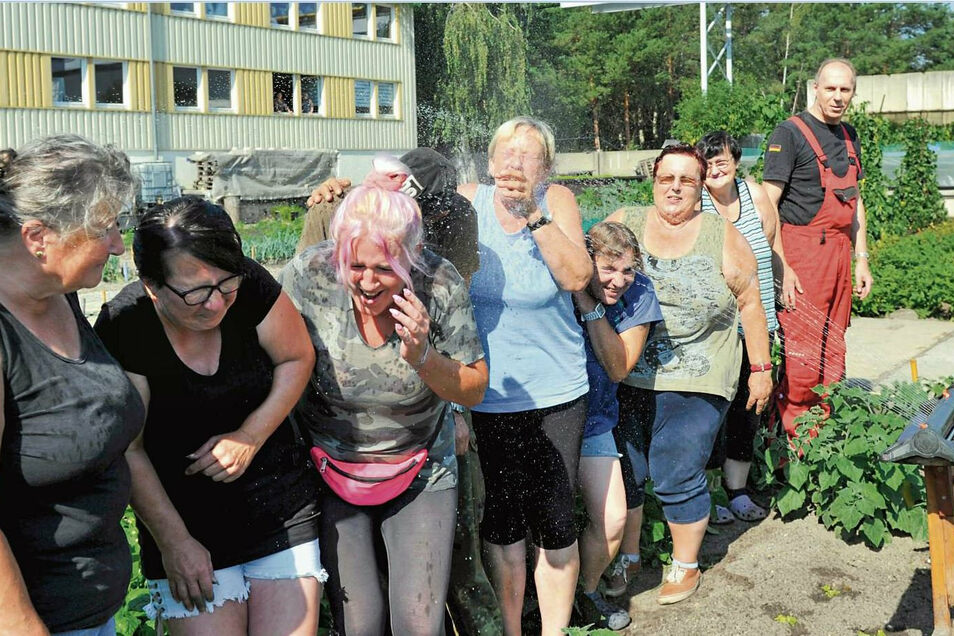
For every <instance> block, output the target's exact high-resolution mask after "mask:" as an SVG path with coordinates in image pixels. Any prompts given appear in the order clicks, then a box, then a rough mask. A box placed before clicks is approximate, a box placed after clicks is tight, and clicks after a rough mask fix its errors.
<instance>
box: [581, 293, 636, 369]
mask: <svg viewBox="0 0 954 636" xmlns="http://www.w3.org/2000/svg"><path fill="white" fill-rule="evenodd" d="M573 300H574V301H575V302H576V306H577V307H578V308H579V310H580V311H581V312H583V313H590V312H591V311H593V310H594V309H595V308H596V299H595V298H593V296H591V295H590V294H588V293H587V292H585V291H582V292H577V293H575V294H573ZM586 334H587V336H589V338H590V344H592V345H593V352H594V353H595V354H596V359H597V360H599V361H600V365H602V367H603V369H605V370H606V374H607V375H608V376H609V377H610V379H611V380H612V381H613V382H621V381H622V380H623V378H625V377H626V376H627V375H629V372H630V371H632V370H633V367H634V366H636V362H637V361H638V360H639V356H641V355H642V353H643V347H644V346H646V338H648V337H649V325H637V326H636V327H632V328H631V329H627V330H626V331H624V332H623V333H616V329H614V328H613V325H611V324H610V322H609V320H607V319H606V316H604V317H602V318H600V319H599V320H589V321H587V322H586Z"/></svg>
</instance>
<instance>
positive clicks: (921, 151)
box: [890, 119, 947, 234]
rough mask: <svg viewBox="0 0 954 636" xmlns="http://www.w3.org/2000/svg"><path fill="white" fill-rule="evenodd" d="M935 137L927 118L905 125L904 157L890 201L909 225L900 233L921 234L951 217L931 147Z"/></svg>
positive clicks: (899, 215) (896, 211)
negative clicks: (925, 229) (918, 232)
mask: <svg viewBox="0 0 954 636" xmlns="http://www.w3.org/2000/svg"><path fill="white" fill-rule="evenodd" d="M935 134H936V131H935V127H934V126H932V125H930V124H929V123H927V122H926V121H924V120H923V119H910V120H908V121H906V122H904V124H903V125H902V126H901V136H902V138H903V139H904V158H903V159H902V160H901V167H900V168H899V169H898V176H897V183H896V184H895V186H894V192H893V193H892V195H891V199H890V208H891V209H892V211H893V213H894V215H895V216H897V217H900V219H902V220H903V222H904V223H905V224H906V227H902V228H900V229H901V230H902V231H900V232H897V233H898V234H902V233H903V234H909V233H912V232H917V231H918V230H921V229H924V228H926V227H930V226H931V225H933V224H935V223H940V222H941V221H943V220H944V219H945V218H947V210H946V209H945V208H944V199H943V198H942V197H941V192H940V190H938V187H937V155H935V154H934V151H933V150H931V149H930V148H929V147H928V144H929V143H930V142H932V141H934V135H935Z"/></svg>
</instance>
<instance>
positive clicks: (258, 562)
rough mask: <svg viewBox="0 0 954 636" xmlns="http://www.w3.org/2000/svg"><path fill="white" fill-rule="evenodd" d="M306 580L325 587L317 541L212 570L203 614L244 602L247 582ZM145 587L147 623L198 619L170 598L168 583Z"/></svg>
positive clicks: (151, 583)
mask: <svg viewBox="0 0 954 636" xmlns="http://www.w3.org/2000/svg"><path fill="white" fill-rule="evenodd" d="M306 577H314V578H316V579H318V582H319V583H324V582H325V580H327V578H328V573H327V572H325V569H324V568H323V567H321V553H320V551H319V549H318V540H317V539H315V540H314V541H311V542H309V543H302V544H301V545H296V546H295V547H293V548H288V549H287V550H282V551H281V552H276V553H275V554H269V555H268V556H264V557H262V558H260V559H255V560H254V561H249V562H247V563H242V564H240V565H233V566H232V567H229V568H222V569H221V570H215V572H214V578H215V580H216V583H213V584H212V593H213V594H214V596H215V598H214V599H213V600H212V602H211V603H209V602H207V603H206V604H205V607H206V611H208V612H209V613H211V612H213V611H214V610H215V608H216V607H221V606H222V605H224V604H225V603H226V601H239V602H244V601H245V600H247V599H248V593H249V581H248V580H249V579H269V580H279V579H301V578H306ZM146 584H147V585H148V587H149V597H150V602H149V604H148V605H146V607H144V608H143V609H144V610H145V612H146V616H148V617H149V618H150V619H154V618H156V616H162V617H163V618H189V617H191V616H198V615H199V608H195V609H193V610H192V611H191V612H190V611H189V610H188V609H187V608H186V606H185V605H183V604H182V603H180V602H179V601H177V600H176V599H174V598H173V597H172V591H171V590H170V589H169V579H157V580H151V579H147V580H146Z"/></svg>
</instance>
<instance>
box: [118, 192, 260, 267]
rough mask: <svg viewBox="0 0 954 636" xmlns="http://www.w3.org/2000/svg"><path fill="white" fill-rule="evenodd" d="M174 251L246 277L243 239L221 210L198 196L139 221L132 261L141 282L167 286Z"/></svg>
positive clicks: (157, 209)
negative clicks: (169, 258)
mask: <svg viewBox="0 0 954 636" xmlns="http://www.w3.org/2000/svg"><path fill="white" fill-rule="evenodd" d="M174 250H182V251H183V252H185V253H187V254H189V255H191V256H194V257H195V258H197V259H199V260H200V261H202V262H204V263H208V264H209V265H212V266H214V267H218V268H219V269H223V270H225V271H227V272H232V273H235V274H238V273H243V269H244V268H243V265H242V264H243V260H244V256H243V254H242V238H241V237H240V236H239V233H238V232H237V231H236V229H235V225H233V224H232V219H230V218H229V215H228V214H227V213H226V211H225V210H223V209H222V208H221V207H219V206H217V205H215V204H213V203H211V202H209V201H207V200H205V199H203V198H201V197H197V196H185V197H180V198H178V199H173V200H172V201H169V202H168V203H163V204H162V205H157V206H156V207H154V208H152V209H150V210H148V211H147V212H145V213H144V214H143V215H142V217H141V218H140V220H139V226H138V227H137V228H136V234H135V236H134V237H133V259H134V260H135V262H136V269H137V270H139V276H140V278H142V279H144V280H147V281H149V282H152V283H155V284H157V285H164V284H165V283H166V276H167V272H166V268H165V260H164V259H165V257H166V255H168V254H169V252H172V251H174Z"/></svg>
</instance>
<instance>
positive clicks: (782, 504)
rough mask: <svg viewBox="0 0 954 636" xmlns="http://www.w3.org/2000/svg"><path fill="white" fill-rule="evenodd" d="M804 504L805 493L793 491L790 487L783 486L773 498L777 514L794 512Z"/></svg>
mask: <svg viewBox="0 0 954 636" xmlns="http://www.w3.org/2000/svg"><path fill="white" fill-rule="evenodd" d="M804 503H805V491H803V490H795V489H794V488H792V487H790V486H785V487H784V488H782V491H781V492H780V493H779V494H778V496H777V497H776V498H775V505H776V506H778V511H779V513H780V514H781V515H782V516H783V517H784V516H785V515H787V514H789V513H791V512H794V511H796V510H798V509H799V508H801V507H802V504H804Z"/></svg>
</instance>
